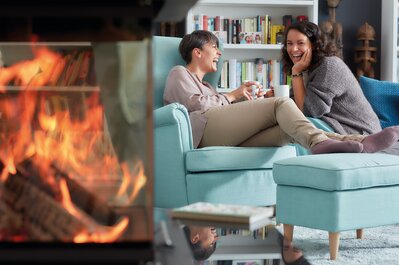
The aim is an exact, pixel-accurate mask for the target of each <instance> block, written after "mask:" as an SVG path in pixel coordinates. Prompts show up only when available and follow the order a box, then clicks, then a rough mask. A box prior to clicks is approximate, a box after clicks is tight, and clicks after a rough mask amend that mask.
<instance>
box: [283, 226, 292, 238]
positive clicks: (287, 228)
mask: <svg viewBox="0 0 399 265" xmlns="http://www.w3.org/2000/svg"><path fill="white" fill-rule="evenodd" d="M293 237H294V226H293V225H287V224H284V238H285V239H288V240H289V241H291V242H292V239H293Z"/></svg>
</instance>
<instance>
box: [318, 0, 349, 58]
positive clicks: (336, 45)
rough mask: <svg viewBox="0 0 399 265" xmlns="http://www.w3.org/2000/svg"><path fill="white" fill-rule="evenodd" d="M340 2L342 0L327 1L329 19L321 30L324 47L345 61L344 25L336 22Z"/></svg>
mask: <svg viewBox="0 0 399 265" xmlns="http://www.w3.org/2000/svg"><path fill="white" fill-rule="evenodd" d="M340 2H341V0H327V3H328V13H329V19H328V20H327V21H323V22H322V23H321V24H320V30H321V32H322V36H323V39H324V45H326V46H327V48H328V50H330V51H331V52H332V53H333V54H334V55H336V56H338V57H340V58H341V59H343V58H344V55H343V47H344V45H343V40H342V24H341V23H339V22H337V21H336V20H335V10H336V9H337V7H338V5H339V3H340Z"/></svg>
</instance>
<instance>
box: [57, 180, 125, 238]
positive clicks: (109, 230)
mask: <svg viewBox="0 0 399 265" xmlns="http://www.w3.org/2000/svg"><path fill="white" fill-rule="evenodd" d="M60 189H61V194H62V205H63V206H64V208H65V209H66V210H67V211H68V212H69V213H70V214H71V215H73V216H75V217H77V218H79V219H84V214H83V213H82V212H80V211H79V210H78V209H77V208H76V207H75V205H74V204H73V203H72V200H71V196H70V195H69V190H68V186H67V183H66V181H65V179H61V180H60ZM128 224H129V218H127V217H123V218H122V219H121V220H120V221H119V222H118V223H117V224H116V225H114V226H113V227H108V226H100V225H96V229H95V230H94V231H93V232H92V233H89V232H88V231H83V232H80V233H79V234H78V235H76V236H75V237H74V239H73V242H74V243H84V242H95V243H108V242H113V241H116V240H117V239H118V238H120V237H121V235H122V234H123V233H124V231H126V229H127V226H128Z"/></svg>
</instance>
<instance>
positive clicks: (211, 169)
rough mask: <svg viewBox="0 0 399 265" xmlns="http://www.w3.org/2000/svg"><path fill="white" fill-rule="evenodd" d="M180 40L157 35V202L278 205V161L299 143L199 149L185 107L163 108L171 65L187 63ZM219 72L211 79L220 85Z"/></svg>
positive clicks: (172, 204) (173, 204) (291, 153)
mask: <svg viewBox="0 0 399 265" xmlns="http://www.w3.org/2000/svg"><path fill="white" fill-rule="evenodd" d="M180 40H181V39H180V38H174V37H153V63H152V64H153V68H154V69H153V91H154V112H153V115H154V165H155V167H154V195H155V201H154V206H155V207H161V208H172V207H178V206H182V205H186V204H189V203H193V202H197V201H206V202H214V203H229V204H248V205H258V206H260V205H274V204H275V202H276V184H275V183H274V181H273V176H272V167H273V163H274V162H275V161H278V160H281V159H284V158H289V157H295V156H296V149H295V147H294V146H285V147H280V148H243V147H226V146H215V147H207V148H200V149H194V148H193V143H192V134H191V126H190V121H189V118H188V113H187V110H186V108H185V107H184V106H182V105H180V104H178V103H173V104H170V105H167V106H164V105H163V100H162V97H163V91H164V86H165V81H166V77H167V75H168V73H169V71H170V69H171V68H172V67H173V66H174V65H177V64H181V65H184V61H183V60H182V59H181V57H180V55H179V53H178V45H179V43H180ZM222 61H223V60H219V62H220V63H222ZM218 68H219V70H221V67H218ZM219 75H220V72H218V73H216V74H213V75H209V76H206V79H207V81H209V82H210V83H211V84H213V85H214V87H216V83H217V80H218V77H219Z"/></svg>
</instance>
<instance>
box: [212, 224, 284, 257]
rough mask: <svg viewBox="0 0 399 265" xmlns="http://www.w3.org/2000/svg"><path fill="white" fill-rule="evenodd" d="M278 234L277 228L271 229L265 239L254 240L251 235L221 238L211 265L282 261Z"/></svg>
mask: <svg viewBox="0 0 399 265" xmlns="http://www.w3.org/2000/svg"><path fill="white" fill-rule="evenodd" d="M278 233H279V232H278V231H277V230H276V229H275V228H272V229H269V232H268V235H267V237H265V238H256V239H254V237H253V236H251V235H248V236H242V235H227V236H220V237H219V240H218V241H217V247H216V251H215V252H214V253H213V254H212V255H211V256H210V258H209V260H210V261H215V262H213V263H211V264H216V261H218V260H234V261H244V260H247V261H248V260H264V261H266V260H280V259H281V246H280V239H279V234H278ZM280 264H283V262H280Z"/></svg>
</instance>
